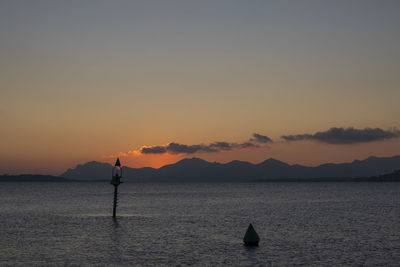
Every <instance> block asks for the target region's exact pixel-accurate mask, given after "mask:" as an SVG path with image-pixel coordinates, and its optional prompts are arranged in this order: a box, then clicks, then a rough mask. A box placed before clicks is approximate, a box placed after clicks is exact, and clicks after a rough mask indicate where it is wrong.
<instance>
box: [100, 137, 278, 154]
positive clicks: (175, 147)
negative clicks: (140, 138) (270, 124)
mask: <svg viewBox="0 0 400 267" xmlns="http://www.w3.org/2000/svg"><path fill="white" fill-rule="evenodd" d="M253 137H254V138H251V139H250V141H247V142H242V143H235V142H226V141H218V142H213V143H210V144H208V145H205V144H194V145H186V144H180V143H176V142H171V143H168V144H166V145H153V146H142V147H140V148H139V149H137V150H131V151H128V152H126V153H125V152H120V153H119V154H118V156H119V157H128V156H138V155H150V154H166V153H168V154H173V155H178V154H187V155H188V154H194V153H198V152H203V153H216V152H224V151H231V150H239V149H252V148H259V147H261V145H260V143H261V144H266V143H272V140H271V139H270V138H269V137H267V136H265V135H260V134H253ZM103 157H104V158H108V157H115V155H110V156H103Z"/></svg>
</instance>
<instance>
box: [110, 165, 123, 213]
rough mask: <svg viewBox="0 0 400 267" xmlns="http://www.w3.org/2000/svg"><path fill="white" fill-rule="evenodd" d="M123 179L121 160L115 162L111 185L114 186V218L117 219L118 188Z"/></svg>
mask: <svg viewBox="0 0 400 267" xmlns="http://www.w3.org/2000/svg"><path fill="white" fill-rule="evenodd" d="M121 177H122V168H121V163H120V162H119V158H117V161H116V162H115V165H114V168H113V170H112V179H111V182H110V184H112V185H113V186H114V206H113V218H115V216H116V213H117V204H118V186H119V185H120V184H122V183H123V182H121Z"/></svg>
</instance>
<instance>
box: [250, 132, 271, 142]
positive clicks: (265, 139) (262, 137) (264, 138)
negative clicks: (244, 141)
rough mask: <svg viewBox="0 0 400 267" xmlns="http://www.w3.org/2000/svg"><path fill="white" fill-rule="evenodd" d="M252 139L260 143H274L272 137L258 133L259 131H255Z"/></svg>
mask: <svg viewBox="0 0 400 267" xmlns="http://www.w3.org/2000/svg"><path fill="white" fill-rule="evenodd" d="M250 141H252V142H258V143H272V142H273V141H272V139H271V138H269V137H268V136H266V135H261V134H258V133H254V134H253V138H250Z"/></svg>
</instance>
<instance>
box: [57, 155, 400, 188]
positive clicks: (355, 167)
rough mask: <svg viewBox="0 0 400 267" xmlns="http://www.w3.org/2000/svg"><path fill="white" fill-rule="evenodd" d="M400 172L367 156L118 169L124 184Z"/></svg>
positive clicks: (92, 167) (97, 174) (89, 172)
mask: <svg viewBox="0 0 400 267" xmlns="http://www.w3.org/2000/svg"><path fill="white" fill-rule="evenodd" d="M112 168H113V166H112V165H111V164H109V163H103V162H97V161H91V162H87V163H85V164H83V165H77V166H76V167H75V168H73V169H68V170H67V171H66V172H65V173H63V174H61V175H60V176H61V177H65V178H68V179H73V180H87V181H95V180H110V178H111V171H112ZM398 169H400V156H393V157H381V158H379V157H373V156H371V157H368V158H366V159H365V160H354V161H353V162H349V163H327V164H322V165H319V166H316V167H308V166H302V165H298V164H294V165H290V164H287V163H285V162H282V161H279V160H276V159H273V158H270V159H267V160H265V161H263V162H261V163H258V164H253V163H249V162H245V161H238V160H234V161H231V162H229V163H217V162H208V161H205V160H202V159H199V158H190V159H189V158H186V159H183V160H181V161H178V162H176V163H174V164H170V165H165V166H163V167H161V168H159V169H154V168H150V167H144V168H130V167H122V172H123V177H122V180H123V181H125V182H253V181H268V180H276V181H279V180H285V179H286V180H290V179H294V180H296V179H317V178H355V177H372V176H379V175H382V174H387V173H392V172H394V171H395V170H398Z"/></svg>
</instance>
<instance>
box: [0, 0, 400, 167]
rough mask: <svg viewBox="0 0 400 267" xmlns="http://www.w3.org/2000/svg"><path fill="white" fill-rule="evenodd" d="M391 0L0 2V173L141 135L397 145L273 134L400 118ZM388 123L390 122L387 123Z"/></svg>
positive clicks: (348, 150)
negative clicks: (297, 138) (288, 138)
mask: <svg viewBox="0 0 400 267" xmlns="http://www.w3.org/2000/svg"><path fill="white" fill-rule="evenodd" d="M399 14H400V1H367V0H361V1H349V0H346V1H320V0H316V1H311V0H309V1H300V0H299V1H257V0H252V1H234V0H229V1H220V0H213V1H203V0H202V1H148V0H146V1H15V0H12V1H1V2H0V36H1V38H0V123H1V130H0V174H1V173H10V174H11V173H44V174H60V173H62V172H63V171H65V169H66V168H69V167H74V166H75V165H76V164H78V163H84V162H86V161H91V160H99V161H109V162H112V161H114V159H113V158H107V156H110V155H118V153H120V152H128V151H132V150H137V149H139V148H140V147H141V146H143V145H147V146H153V145H165V144H168V143H169V142H177V143H181V144H187V145H192V144H210V143H212V142H215V141H226V142H236V143H242V142H246V141H248V140H249V138H250V137H251V135H252V134H253V133H259V134H262V135H266V136H268V137H270V138H271V139H273V140H274V143H271V144H268V145H266V146H262V147H261V148H257V149H238V150H233V151H229V152H219V153H195V154H191V155H184V154H179V155H172V154H161V155H139V156H130V157H124V158H122V159H121V161H122V164H123V165H129V166H132V167H140V166H153V167H159V166H162V165H164V164H166V163H172V162H175V161H177V160H179V159H181V158H184V157H193V156H196V157H200V158H203V159H206V160H209V161H219V162H227V161H230V160H233V159H239V160H246V161H251V162H260V161H263V160H265V159H267V158H270V157H274V158H277V159H280V160H282V161H285V162H288V163H300V164H305V165H317V164H321V163H325V162H344V161H351V160H354V159H363V158H366V157H368V156H370V155H375V156H391V155H398V154H400V138H391V139H388V140H380V141H376V142H361V143H356V144H344V145H343V144H327V143H323V142H318V141H315V140H304V141H296V142H284V141H283V140H282V139H281V138H280V136H282V135H296V134H305V133H307V134H314V133H315V132H318V131H326V130H328V129H329V128H331V127H345V128H347V127H354V128H356V129H364V128H366V127H370V128H380V129H383V130H388V129H390V128H391V127H400V116H399V115H400V104H399V100H400V51H399V49H400V16H399ZM392 131H393V130H392Z"/></svg>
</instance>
